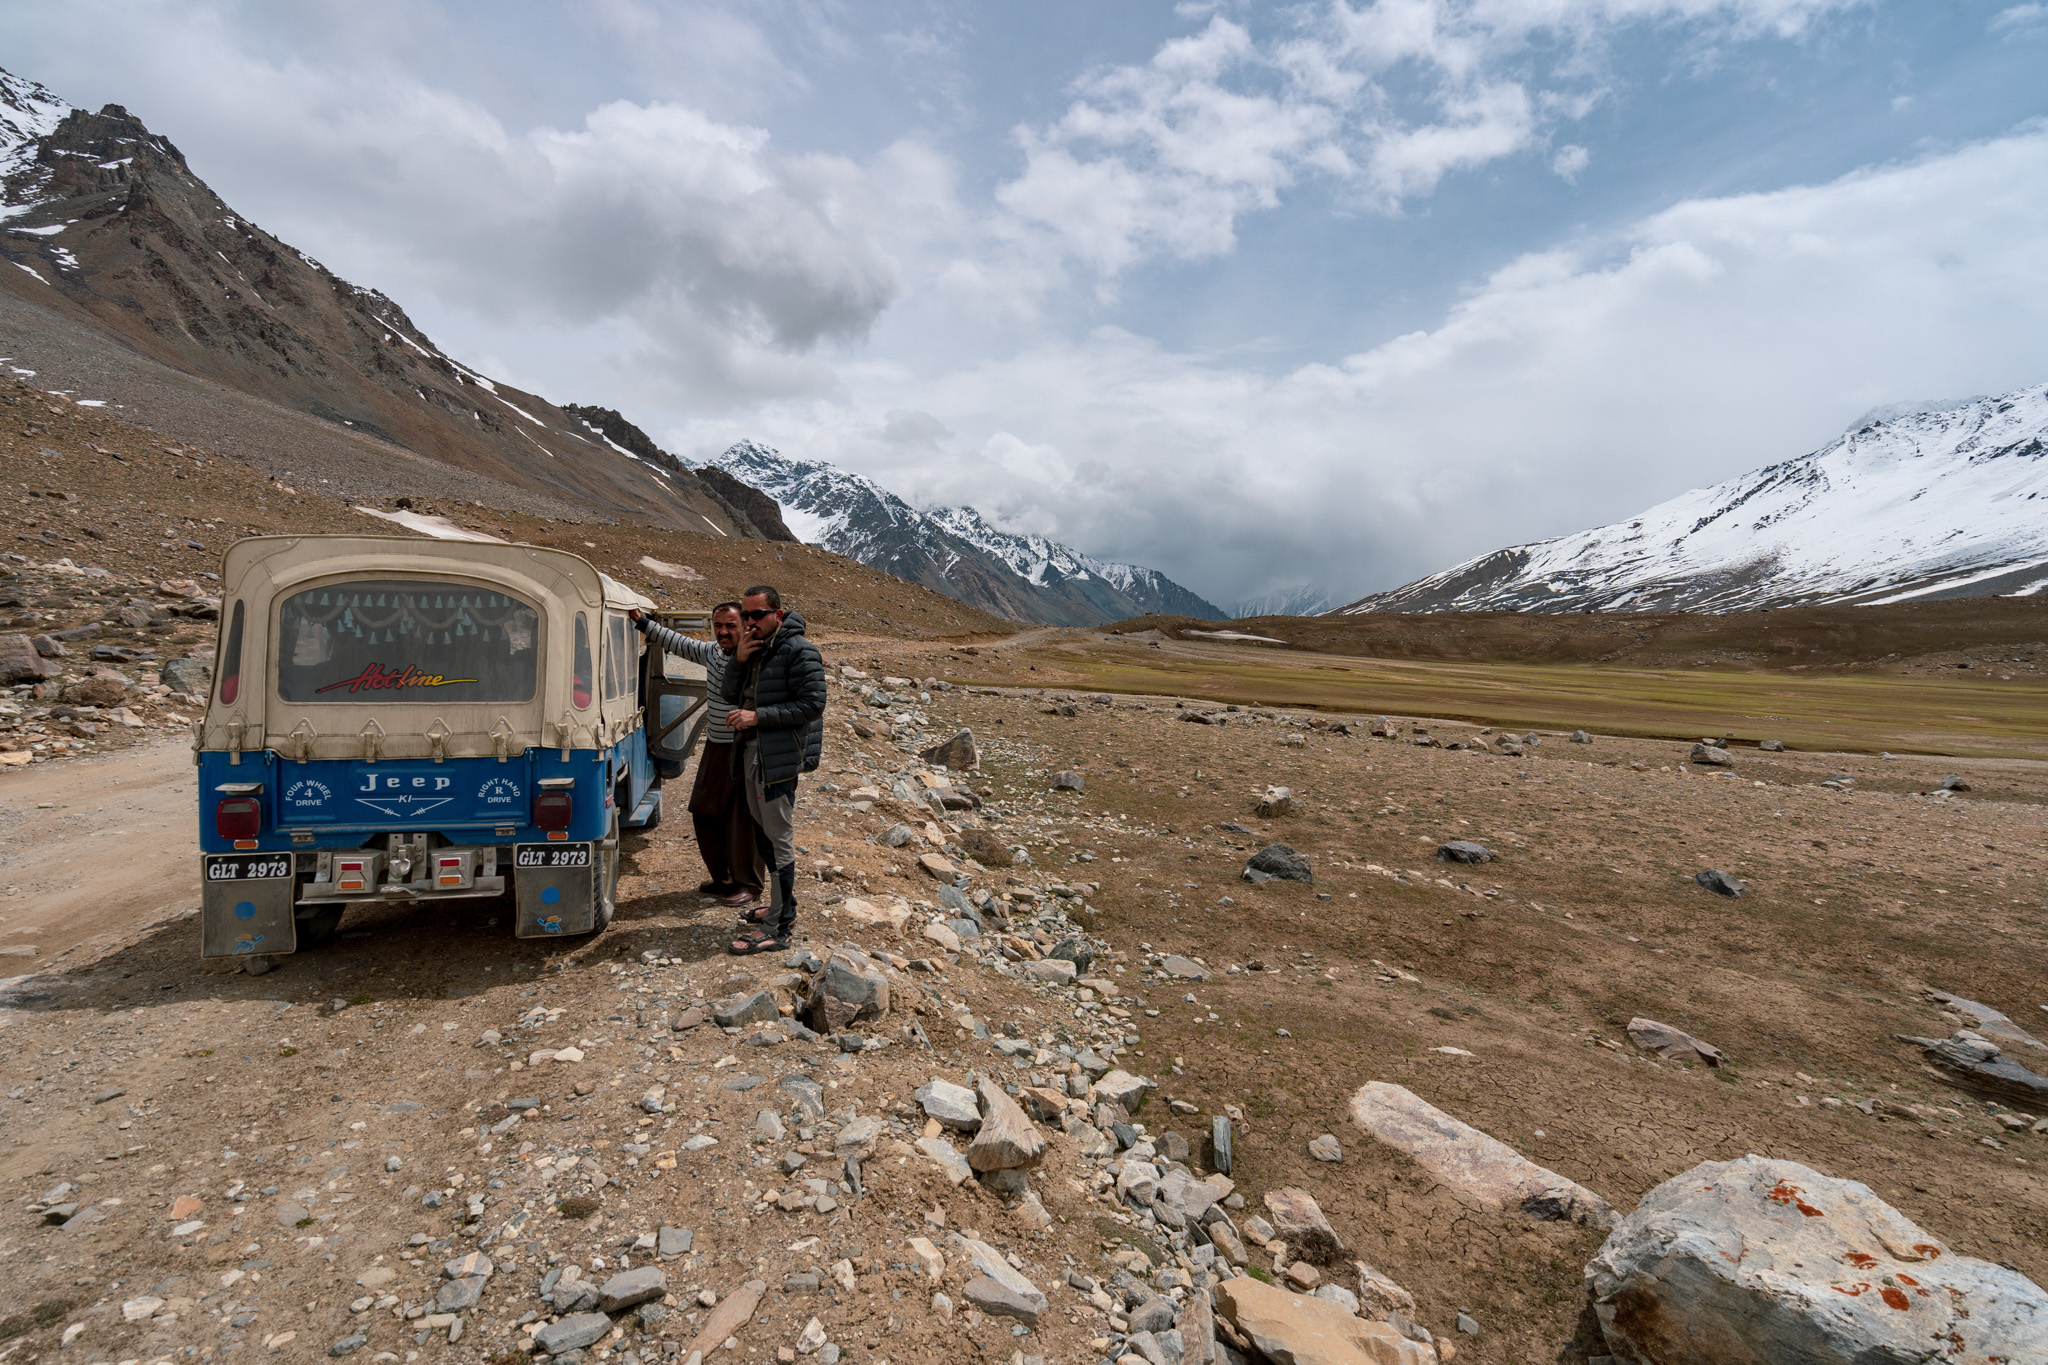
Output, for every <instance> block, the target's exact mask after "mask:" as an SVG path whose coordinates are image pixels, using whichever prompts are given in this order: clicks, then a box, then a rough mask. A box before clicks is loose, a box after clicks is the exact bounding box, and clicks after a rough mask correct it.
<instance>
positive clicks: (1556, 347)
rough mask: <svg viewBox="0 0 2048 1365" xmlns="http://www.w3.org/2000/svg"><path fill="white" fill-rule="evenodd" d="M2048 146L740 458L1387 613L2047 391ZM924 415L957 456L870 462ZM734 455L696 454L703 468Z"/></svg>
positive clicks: (991, 393) (1874, 180) (927, 398)
mask: <svg viewBox="0 0 2048 1365" xmlns="http://www.w3.org/2000/svg"><path fill="white" fill-rule="evenodd" d="M2044 238H2048V126H2039V125H2036V126H2030V127H2027V128H2024V129H2021V130H2019V131H2018V132H2016V133H2014V134H2013V135H2011V136H2008V137H2004V138H1999V139H1996V140H1993V141H1989V142H1985V143H1982V144H1978V145H1972V146H1967V147H1963V148H1960V149H1956V150H1953V151H1950V152H1947V153H1944V154H1941V155H1936V156H1930V157H1927V158H1925V159H1922V160H1918V161H1914V162H1911V163H1907V164H1901V165H1895V166H1887V167H1880V168H1876V169H1872V170H1868V171H1864V172H1859V173H1857V174H1854V175H1850V176H1845V177H1843V178H1841V179H1838V180H1835V181H1832V182H1829V183H1825V184H1819V185H1814V186H1806V187H1797V188H1792V189H1786V190H1782V191H1778V192H1775V193H1769V194H1755V195H1744V196H1734V197H1727V198H1717V199H1702V200H1694V201H1688V202H1684V203H1681V204H1678V205H1675V206H1673V207H1672V208H1670V209H1667V210H1665V211H1664V212H1661V213H1657V214H1654V215H1652V216H1649V217H1647V218H1644V219H1642V220H1640V221H1638V222H1636V223H1634V224H1632V225H1630V226H1629V227H1627V228H1626V229H1625V230H1623V231H1621V232H1619V233H1615V234H1612V235H1608V236H1603V237H1601V238H1599V239H1596V240H1588V241H1585V242H1581V243H1576V244H1571V245H1567V246H1563V247H1559V248H1557V249H1553V250H1548V251H1540V252H1534V253H1531V254H1528V255H1525V256H1523V257H1521V258H1518V259H1517V260H1515V261H1513V262H1511V263H1510V264H1508V265H1506V266H1504V267H1503V268H1501V269H1500V270H1498V271H1496V272H1495V273H1494V274H1493V275H1492V276H1491V277H1490V278H1488V279H1487V280H1485V281H1484V282H1483V283H1482V284H1481V285H1480V286H1479V287H1477V288H1476V289H1475V290H1474V291H1473V292H1472V293H1471V295H1470V296H1469V297H1467V298H1466V299H1464V300H1463V301H1462V302H1460V303H1459V304H1458V305H1457V306H1456V307H1455V308H1454V309H1453V310H1451V312H1450V313H1449V315H1448V316H1446V317H1445V318H1444V319H1443V321H1442V322H1441V323H1440V324H1439V325H1437V326H1436V327H1434V328H1431V329H1429V330H1427V331H1422V332H1416V333H1414V334H1411V335H1408V336H1404V337H1399V338H1396V339H1394V340H1392V341H1389V342H1387V343H1385V344H1383V345H1380V346H1376V347H1374V348H1372V349H1370V350H1367V351H1363V352H1360V353H1358V354H1356V355H1352V356H1348V357H1345V358H1343V359H1342V360H1341V361H1336V362H1333V363H1326V364H1313V365H1305V366H1302V367H1299V368H1297V369H1294V370H1292V371H1289V372H1286V373H1283V374H1277V375H1269V374H1263V373H1259V372H1257V371H1254V370H1250V369H1247V368H1243V367H1241V366H1238V365H1234V364H1231V363H1227V362H1225V361H1222V360H1219V359H1218V358H1216V357H1210V356H1204V355H1197V354H1178V353H1173V352H1170V351H1167V350H1165V349H1163V348H1161V347H1160V346H1158V345H1157V344H1155V343H1153V342H1150V341H1148V340H1146V339H1144V338H1142V337H1137V336H1133V335H1131V334H1129V333H1126V332H1121V331H1117V330H1114V329H1103V330H1099V331H1097V332H1095V333H1093V334H1092V335H1090V336H1088V337H1086V338H1085V339H1082V340H1080V341H1078V342H1075V343H1060V342H1047V343H1044V344H1042V345H1038V346H1034V347H1031V348H1028V349H1026V350H1024V351H1023V352H1021V353H1019V354H1015V355H1008V356H1004V357H1002V358H1000V359H993V360H988V361H985V362H980V363H970V364H966V365H962V366H960V367H958V368H956V369H953V370H951V371H950V372H944V373H937V374H919V375H908V374H903V373H896V372H890V371H887V370H884V369H882V368H881V367H873V368H870V369H868V370H866V371H864V372H861V373H858V374H856V373H854V372H852V371H847V372H845V377H846V382H847V389H848V393H849V395H850V397H849V399H848V400H846V401H845V402H843V403H842V402H825V403H806V404H800V405H780V406H777V407H774V408H772V409H771V410H769V411H767V412H764V413H763V414H761V415H760V416H759V417H756V418H752V419H749V421H748V422H747V423H746V424H744V430H745V431H746V432H749V433H758V434H761V435H763V436H765V437H766V438H767V439H770V440H772V441H777V442H780V443H783V444H784V445H786V446H787V447H788V448H790V449H792V450H796V451H801V452H804V453H807V454H812V455H817V456H821V457H824V458H828V459H837V460H840V461H842V462H844V463H845V464H847V465H848V466H849V467H852V468H857V469H860V470H862V471H863V472H867V473H870V474H873V475H874V476H876V477H878V478H880V479H881V480H882V481H883V482H885V483H887V484H889V485H890V486H892V487H895V488H897V489H898V490H899V491H901V492H903V493H904V494H905V495H907V496H912V497H914V498H918V499H921V500H924V501H927V502H971V503H973V504H975V505H977V506H980V507H982V508H983V509H984V510H985V511H987V512H988V513H989V514H990V515H991V516H992V517H996V518H999V519H1003V520H1005V521H1007V522H1008V523H1009V524H1011V525H1013V526H1019V527H1028V528H1029V529H1032V530H1037V531H1040V532H1043V533H1046V534H1052V535H1057V536H1060V537H1062V538H1065V539H1068V540H1070V541H1072V542H1073V543H1075V544H1077V545H1079V546H1080V547H1081V548H1083V549H1086V550H1089V551H1091V552H1095V553H1098V554H1105V555H1110V556H1113V557H1122V558H1130V559H1135V560H1137V561H1139V562H1141V563H1148V564H1153V565H1156V566H1157V567H1160V568H1162V569H1164V570H1166V571H1167V572H1168V573H1169V574H1171V575H1173V576H1174V577H1176V578H1178V579H1180V580H1181V581H1182V582H1185V583H1187V584H1188V585H1189V586H1191V587H1193V588H1195V589H1196V590H1197V591H1200V592H1203V593H1205V594H1207V595H1208V596H1210V597H1212V598H1215V599H1218V600H1235V599H1236V598H1238V597H1241V596H1243V595H1244V594H1246V593H1248V592H1252V591H1256V590H1258V589H1260V588H1261V587H1265V586H1271V585H1274V584H1280V583H1287V582H1298V581H1300V580H1302V579H1304V578H1308V579H1313V580H1315V581H1318V582H1321V583H1325V584H1327V585H1329V586H1330V587H1331V588H1332V589H1334V590H1336V591H1339V592H1356V591H1363V590H1365V589H1368V588H1374V587H1385V586H1390V585H1392V584H1394V583H1396V582H1400V581H1405V580H1406V579H1408V578H1412V577H1415V576H1418V575H1420V574H1421V573H1424V572H1428V571H1432V570H1435V569H1438V568H1442V567H1444V566H1446V565H1448V564H1451V563H1455V562H1457V561H1458V560H1459V559H1462V558H1464V557H1466V556H1468V555H1471V554H1475V553H1480V552H1483V551H1485V550H1488V549H1492V548H1496V547H1498V546H1500V545H1505V544H1509V543H1514V542H1517V541H1521V540H1527V539H1532V538H1536V537H1538V536H1541V535H1546V534H1557V533H1562V532H1565V531H1569V530H1573V529H1578V528H1581V527H1584V526H1587V525H1593V524H1598V523H1599V522H1601V521H1604V520H1608V519H1611V518H1614V517H1619V516H1623V515H1627V514H1628V513H1631V512H1634V511H1638V510H1640V509H1641V508H1642V507H1645V506H1648V505H1650V504H1651V503H1653V502H1655V501H1657V500H1659V499H1661V498H1664V497H1666V496H1669V495H1670V494H1672V493H1673V492H1675V491H1677V490H1678V489H1679V488H1682V487H1684V486H1690V485H1700V484H1705V483H1709V482H1712V481H1713V480H1715V479H1718V478H1722V477H1726V476H1728V475H1731V474H1734V473H1737V472H1740V471H1742V470H1746V469H1750V468H1754V467H1756V466H1758V465H1761V464H1764V463H1768V462H1769V461H1771V460H1775V459H1782V458H1787V457H1791V456H1794V455H1798V454H1801V453H1803V452H1804V451H1805V450H1807V449H1810V448H1812V447H1814V446H1817V445H1819V444H1821V443H1823V442H1824V441H1825V440H1826V439H1827V438H1828V437H1829V436H1830V435H1832V434H1833V432H1834V431H1835V430H1837V429H1838V428H1839V426H1840V425H1841V424H1842V423H1845V422H1847V421H1848V420H1850V419H1851V418H1853V417H1854V416H1856V415H1857V414H1859V413H1861V412H1863V411H1864V410H1866V409H1867V408H1869V407H1870V406H1872V405H1873V404H1875V403H1879V402H1884V401H1890V400H1891V399H1893V398H1895V397H1896V396H1897V395H1898V394H1901V393H1920V392H1947V391H1954V392H1979V391H1986V390H1997V389H2002V388H2012V387H2019V386H2021V385H2023V384H2027V383H2037V382H2039V380H2040V378H2041V375H2042V373H2043V372H2044V370H2048V350H2044V348H2043V346H2042V344H2041V340H2040V338H2041V337H2043V336H2048V256H2044V255H2043V253H2042V252H2041V251H2040V249H2039V244H2040V242H2041V241H2042V240H2043V239H2044ZM913 395H914V400H915V403H916V405H917V406H918V407H919V408H920V409H922V410H924V411H925V412H928V413H929V414H931V415H932V418H933V421H934V424H935V425H936V424H943V426H944V428H946V429H948V430H949V431H951V432H953V433H957V436H955V437H954V438H952V439H951V440H942V441H939V442H938V443H937V449H938V450H941V451H943V452H944V453H943V456H941V457H937V458H935V457H934V450H933V448H932V447H926V448H923V449H920V450H918V451H916V452H915V453H910V452H906V451H904V450H902V449H900V448H891V447H890V446H889V445H888V444H887V443H886V442H884V441H882V440H880V439H878V438H877V436H876V435H875V434H874V433H875V432H876V431H877V430H878V429H879V427H880V420H879V415H880V413H881V412H882V411H884V410H886V409H888V408H891V407H904V406H908V403H907V402H906V399H908V398H910V397H911V396H913ZM741 429H742V428H741V424H734V423H727V422H702V423H692V424H686V425H685V426H683V427H682V428H680V429H678V430H677V431H676V432H675V433H673V435H674V438H675V439H676V440H678V441H679V442H681V443H683V444H682V446H681V447H680V448H684V449H691V450H700V451H708V450H710V449H715V448H717V447H718V446H720V445H721V444H723V443H724V442H725V441H727V440H729V439H731V438H732V437H733V436H736V435H738V434H741Z"/></svg>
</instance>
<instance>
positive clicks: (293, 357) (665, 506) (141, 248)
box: [0, 72, 775, 538]
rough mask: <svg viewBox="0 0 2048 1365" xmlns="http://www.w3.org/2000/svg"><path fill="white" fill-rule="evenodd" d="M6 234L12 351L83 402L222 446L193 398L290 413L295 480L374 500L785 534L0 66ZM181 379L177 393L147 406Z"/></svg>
mask: <svg viewBox="0 0 2048 1365" xmlns="http://www.w3.org/2000/svg"><path fill="white" fill-rule="evenodd" d="M0 220H4V225H5V230H4V231H0V257H4V258H5V260H6V262H7V264H8V265H10V266H12V267H13V268H12V269H5V270H0V303H4V308H5V312H6V313H7V315H8V322H9V326H8V328H7V329H6V330H7V332H8V333H9V335H7V336H6V337H5V344H6V345H7V347H8V349H9V351H10V353H11V355H10V359H12V360H13V361H14V363H15V364H16V365H17V367H23V368H27V367H33V368H34V369H36V370H38V371H40V372H42V373H43V374H44V377H45V379H53V380H56V381H57V382H60V383H66V384H70V385H73V386H80V385H85V384H90V385H92V386H93V388H94V392H93V393H92V394H90V395H88V394H85V393H83V392H82V391H81V394H80V396H84V397H90V398H93V399H95V400H97V401H113V402H117V403H121V404H123V405H124V406H126V407H127V408H128V409H129V411H130V413H131V415H138V416H142V417H144V418H145V420H151V421H153V422H157V424H158V425H159V428H160V429H164V430H166V431H167V432H172V431H175V434H178V435H182V436H188V437H192V436H203V435H206V434H208V433H205V432H201V431H194V430H180V429H178V428H179V427H180V423H181V421H182V422H183V423H185V424H186V425H188V426H189V425H190V424H191V422H192V419H191V417H190V415H189V413H185V412H183V411H182V409H181V410H179V411H172V410H170V409H174V408H180V405H181V404H187V405H189V401H190V397H191V394H192V392H194V391H195V389H196V390H197V391H199V392H203V393H204V395H205V398H206V401H207V402H209V403H210V404H211V405H212V406H213V407H214V408H215V409H216V410H218V411H217V412H216V417H215V420H216V421H220V420H222V418H221V415H220V414H221V412H224V413H225V414H226V415H225V423H226V424H227V425H236V424H237V423H236V420H235V419H236V418H246V419H247V422H248V423H256V422H275V421H276V420H277V419H278V417H279V416H280V415H281V414H282V415H289V416H290V417H291V418H295V419H297V420H298V426H299V429H300V430H302V431H304V432H306V433H307V435H308V436H309V437H310V439H309V440H305V441H300V440H296V439H294V440H292V441H291V442H290V444H291V445H292V446H293V447H294V450H293V454H294V455H295V456H297V457H298V463H299V467H298V468H297V469H294V470H293V471H292V472H293V473H295V474H300V475H303V474H304V473H305V471H306V469H307V468H308V467H313V466H317V467H318V468H319V471H320V474H321V475H322V476H324V477H326V478H328V479H330V480H331V481H333V482H335V483H338V484H347V483H351V482H359V483H361V484H363V485H364V487H363V488H362V490H361V491H364V492H365V493H366V494H374V493H375V492H376V491H379V490H380V489H381V488H384V487H390V488H401V489H403V488H407V487H408V486H410V487H412V489H413V491H418V489H419V488H420V487H430V486H432V485H433V484H435V483H436V481H437V480H436V476H437V475H442V476H445V475H446V474H447V473H450V472H452V473H453V474H455V475H456V476H457V478H456V479H455V482H456V483H457V484H458V485H459V486H461V487H464V488H466V489H469V490H472V496H477V497H485V496H488V497H489V498H490V500H491V501H492V503H493V505H498V506H507V505H524V506H527V507H530V508H532V509H533V510H537V511H538V510H545V511H547V512H549V513H550V514H553V515H558V516H561V515H567V516H577V515H582V516H586V517H592V518H595V519H599V520H615V519H620V518H625V519H631V520H635V521H643V522H648V523H651V524H653V525H657V526H665V527H669V528H671V529H675V530H690V531H696V532H699V533H703V534H717V535H724V536H737V537H743V538H761V537H764V536H772V534H773V532H772V530H771V529H770V527H769V526H764V525H762V524H760V522H759V521H758V520H757V517H756V515H755V513H754V512H753V511H748V510H742V509H741V508H740V507H738V506H736V505H735V503H734V501H733V500H732V498H731V497H730V496H729V494H730V493H731V491H732V490H730V488H729V486H724V485H722V486H721V488H713V487H712V486H710V485H709V484H707V483H705V482H704V481H703V480H701V479H699V478H698V477H697V476H696V475H694V474H692V473H691V472H690V471H689V470H688V469H686V468H684V467H683V466H682V465H681V463H680V462H679V461H676V460H674V459H673V458H672V457H667V456H660V455H659V452H656V456H658V458H657V457H654V456H648V455H645V454H639V453H635V452H634V451H633V450H632V449H631V448H630V447H628V446H625V445H624V444H623V443H620V442H617V441H614V440H609V439H607V438H606V436H605V435H603V434H602V433H601V432H599V431H595V430H592V429H591V427H590V426H588V425H587V424H586V422H585V420H584V419H582V418H580V417H578V416H575V415H572V414H571V413H570V412H569V411H568V410H566V409H564V408H561V407H558V406H556V405H555V404H553V403H550V402H549V401H548V400H546V399H544V398H541V397H540V396H538V395H536V394H531V393H526V392H523V391H521V390H518V389H515V388H513V387H511V386H509V385H506V384H502V383H498V382H496V381H494V380H492V379H490V378H488V377H486V376H484V375H482V374H479V373H477V372H476V371H475V370H473V369H471V368H469V367H467V366H465V365H463V364H461V363H460V362H458V361H456V360H455V359H453V358H452V357H450V356H448V355H445V354H443V353H442V352H441V350H440V349H439V348H438V347H436V346H435V344H434V343H433V341H432V340H431V339H430V338H429V337H427V336H426V335H425V334H424V333H423V332H422V331H421V330H420V329H419V328H418V327H416V326H414V325H413V322H412V320H411V319H410V318H408V317H407V316H406V314H405V310H404V309H402V308H401V307H399V305H398V304H397V303H396V302H395V301H394V300H392V299H390V298H388V297H386V296H385V295H383V294H381V293H379V292H378V291H377V290H375V289H370V288H365V287H362V286H359V285H356V284H352V283H350V282H349V281H347V280H344V279H341V278H340V277H338V276H336V275H335V274H333V272H331V271H329V270H328V269H327V268H326V267H324V266H322V265H321V264H320V263H319V262H318V261H315V260H313V259H312V258H311V257H309V256H307V255H306V254H305V253H303V252H301V251H298V250H296V249H294V248H293V247H292V246H290V245H289V244H288V243H285V242H282V241H279V240H278V239H277V238H276V237H273V236H271V235H270V234H269V233H267V232H265V231H264V230H263V229H262V228H260V227H258V226H256V225H255V224H254V223H251V222H249V221H248V220H247V219H245V218H244V217H242V215H240V214H239V213H237V212H236V211H235V210H234V209H232V208H231V207H230V206H229V205H227V204H226V203H224V202H222V201H221V199H220V197H219V196H218V195H216V194H214V193H213V191H212V190H211V189H209V188H208V187H207V186H206V184H205V182H204V181H202V180H201V179H200V178H199V177H198V176H197V175H195V174H194V173H193V171H192V168H191V167H190V166H189V165H188V164H187V163H186V160H185V157H184V155H183V154H182V153H180V152H179V150H178V148H177V147H176V146H175V145H174V144H173V143H172V142H171V141H170V139H168V138H166V137H163V136H161V135H159V134H155V133H152V132H151V131H150V130H149V129H148V128H147V127H146V126H145V125H144V124H143V123H142V121H141V120H140V119H138V118H136V117H134V116H133V115H131V114H129V113H128V111H127V110H125V109H123V108H122V107H121V106H119V105H107V106H106V107H104V108H102V109H101V110H100V111H99V112H98V113H89V112H87V111H85V110H82V109H73V108H69V107H68V106H66V105H65V104H64V103H63V101H61V100H60V99H58V98H57V97H56V96H54V95H53V94H51V93H50V92H49V91H48V90H45V89H44V88H43V87H41V86H39V85H36V84H34V83H32V82H29V81H25V80H22V79H20V78H19V77H15V76H11V75H7V74H6V73H4V72H0ZM152 362H153V363H152ZM194 381H198V382H197V384H196V385H195V383H194ZM167 386H168V387H169V388H171V389H174V390H178V394H177V395H174V396H173V399H172V401H169V402H165V403H158V402H155V401H153V399H154V398H156V397H157V395H156V394H155V393H154V392H153V389H161V388H164V387H167ZM159 409H164V410H163V411H159ZM584 411H592V410H584ZM159 419H160V420H159ZM620 420H621V421H623V419H620ZM626 425H627V427H628V428H630V424H626ZM634 430H636V431H637V429H634ZM642 439H643V440H644V437H643V438H642ZM272 444H273V445H275V444H278V443H276V442H273V443H272ZM649 448H650V449H652V445H651V443H649ZM274 458H277V459H285V458H288V457H286V456H284V455H283V454H282V453H281V452H280V453H279V454H277V455H276V456H275V457H274ZM408 465H410V466H411V471H408V470H407V466H408ZM271 472H277V473H283V472H285V471H284V470H283V469H282V468H280V469H274V470H272V471H271ZM436 491H438V490H436ZM742 500H743V501H751V500H749V499H745V498H742ZM766 520H768V521H769V522H771V523H772V522H774V521H775V518H773V517H768V518H766Z"/></svg>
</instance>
